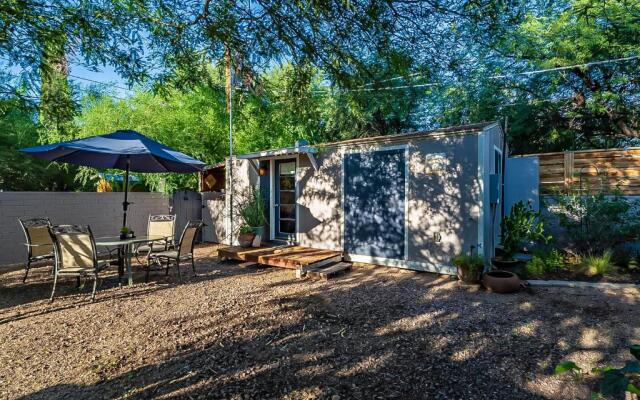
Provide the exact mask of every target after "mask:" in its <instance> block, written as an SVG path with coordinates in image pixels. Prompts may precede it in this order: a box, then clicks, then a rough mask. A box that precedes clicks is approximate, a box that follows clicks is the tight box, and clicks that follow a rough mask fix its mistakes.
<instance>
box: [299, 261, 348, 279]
mask: <svg viewBox="0 0 640 400" xmlns="http://www.w3.org/2000/svg"><path fill="white" fill-rule="evenodd" d="M349 270H351V263H347V262H339V263H337V264H333V265H329V266H326V267H323V268H315V269H312V270H309V271H307V276H309V277H310V278H312V279H322V280H325V281H327V280H329V279H331V278H335V277H336V276H337V275H340V274H342V273H344V272H347V271H349Z"/></svg>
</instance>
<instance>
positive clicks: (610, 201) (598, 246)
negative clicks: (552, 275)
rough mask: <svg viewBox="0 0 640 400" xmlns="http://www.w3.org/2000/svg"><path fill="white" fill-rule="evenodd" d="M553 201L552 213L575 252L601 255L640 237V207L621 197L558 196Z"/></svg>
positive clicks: (618, 195)
mask: <svg viewBox="0 0 640 400" xmlns="http://www.w3.org/2000/svg"><path fill="white" fill-rule="evenodd" d="M553 198H554V200H555V201H556V204H555V206H554V207H553V208H554V210H553V212H554V213H555V214H557V215H558V217H559V222H560V226H562V227H563V228H565V229H566V230H567V233H568V234H569V236H570V237H571V240H572V242H573V243H574V245H575V247H576V249H577V250H578V252H581V253H589V254H602V253H603V252H604V251H605V250H606V249H610V248H613V247H615V246H616V245H619V244H621V243H625V242H627V241H630V240H633V239H634V238H637V237H638V234H639V233H640V209H639V206H638V204H639V203H638V202H637V201H630V200H627V199H626V198H625V197H624V196H622V195H620V194H613V195H609V196H607V195H605V194H604V193H600V194H596V195H577V194H560V195H556V196H554V197H553Z"/></svg>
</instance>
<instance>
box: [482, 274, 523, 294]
mask: <svg viewBox="0 0 640 400" xmlns="http://www.w3.org/2000/svg"><path fill="white" fill-rule="evenodd" d="M482 285H483V286H484V287H485V288H487V290H488V291H490V292H493V293H514V292H517V291H518V290H520V278H519V277H518V275H516V274H514V273H513V272H509V271H504V270H495V271H490V272H487V273H486V274H484V275H483V276H482Z"/></svg>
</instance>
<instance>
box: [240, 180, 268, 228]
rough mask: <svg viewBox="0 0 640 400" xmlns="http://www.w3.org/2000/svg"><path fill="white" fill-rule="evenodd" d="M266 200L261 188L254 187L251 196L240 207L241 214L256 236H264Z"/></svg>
mask: <svg viewBox="0 0 640 400" xmlns="http://www.w3.org/2000/svg"><path fill="white" fill-rule="evenodd" d="M265 204H266V203H265V200H264V197H263V196H262V193H260V191H259V190H255V189H252V190H251V193H250V194H249V198H248V199H247V201H246V202H245V203H244V204H243V205H242V207H241V208H240V216H241V217H242V219H243V220H244V222H245V224H247V226H248V227H249V228H250V229H251V231H252V232H253V233H254V235H255V236H259V237H261V238H262V237H264V224H265V222H266V219H265V215H264V209H265Z"/></svg>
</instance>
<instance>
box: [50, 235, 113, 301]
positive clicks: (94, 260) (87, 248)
mask: <svg viewBox="0 0 640 400" xmlns="http://www.w3.org/2000/svg"><path fill="white" fill-rule="evenodd" d="M49 234H50V235H51V239H52V240H53V245H54V254H55V267H54V277H53V290H51V298H50V299H49V300H51V301H53V296H54V294H55V292H56V284H57V283H58V277H64V276H72V277H76V278H78V280H79V279H80V278H81V277H89V276H90V277H92V278H93V291H92V292H91V301H94V300H95V298H96V286H97V284H98V273H99V272H100V271H102V270H104V269H105V268H107V267H109V262H108V261H100V262H99V261H98V253H97V251H96V244H95V239H94V237H93V233H91V228H89V226H82V225H53V226H50V227H49Z"/></svg>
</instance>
